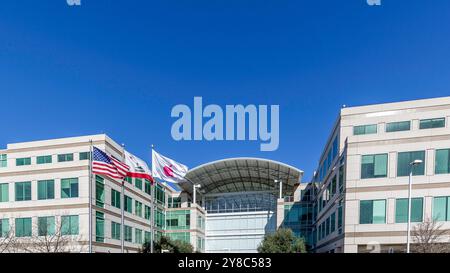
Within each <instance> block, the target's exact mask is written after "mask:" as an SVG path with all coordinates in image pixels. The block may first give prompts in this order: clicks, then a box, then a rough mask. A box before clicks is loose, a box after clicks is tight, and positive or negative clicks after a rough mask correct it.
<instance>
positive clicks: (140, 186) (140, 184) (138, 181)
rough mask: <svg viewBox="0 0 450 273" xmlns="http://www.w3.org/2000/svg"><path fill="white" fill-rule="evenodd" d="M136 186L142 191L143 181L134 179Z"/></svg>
mask: <svg viewBox="0 0 450 273" xmlns="http://www.w3.org/2000/svg"><path fill="white" fill-rule="evenodd" d="M134 185H135V186H136V188H138V189H140V190H142V179H140V178H135V179H134Z"/></svg>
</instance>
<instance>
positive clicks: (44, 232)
mask: <svg viewBox="0 0 450 273" xmlns="http://www.w3.org/2000/svg"><path fill="white" fill-rule="evenodd" d="M54 234H55V217H54V216H49V217H38V235H39V236H49V235H54Z"/></svg>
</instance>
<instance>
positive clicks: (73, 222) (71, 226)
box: [61, 215, 79, 235]
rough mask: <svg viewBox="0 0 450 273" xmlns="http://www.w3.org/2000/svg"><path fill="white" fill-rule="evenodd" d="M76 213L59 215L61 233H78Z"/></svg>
mask: <svg viewBox="0 0 450 273" xmlns="http://www.w3.org/2000/svg"><path fill="white" fill-rule="evenodd" d="M78 223H79V219H78V215H66V216H61V234H62V235H78V229H79V224H78Z"/></svg>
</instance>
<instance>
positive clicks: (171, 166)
mask: <svg viewBox="0 0 450 273" xmlns="http://www.w3.org/2000/svg"><path fill="white" fill-rule="evenodd" d="M187 172H188V167H187V166H185V165H183V164H181V163H178V162H176V161H175V160H172V159H170V158H168V157H165V156H162V155H160V154H158V153H157V152H155V151H154V150H153V151H152V175H153V177H154V178H159V179H161V180H163V181H167V182H172V183H180V182H184V181H186V180H185V179H184V176H185V175H186V173H187Z"/></svg>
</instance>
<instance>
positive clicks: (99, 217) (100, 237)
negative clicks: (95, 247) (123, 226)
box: [95, 211, 105, 242]
mask: <svg viewBox="0 0 450 273" xmlns="http://www.w3.org/2000/svg"><path fill="white" fill-rule="evenodd" d="M95 241H96V242H104V241H105V215H104V214H103V213H102V212H99V211H96V212H95Z"/></svg>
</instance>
